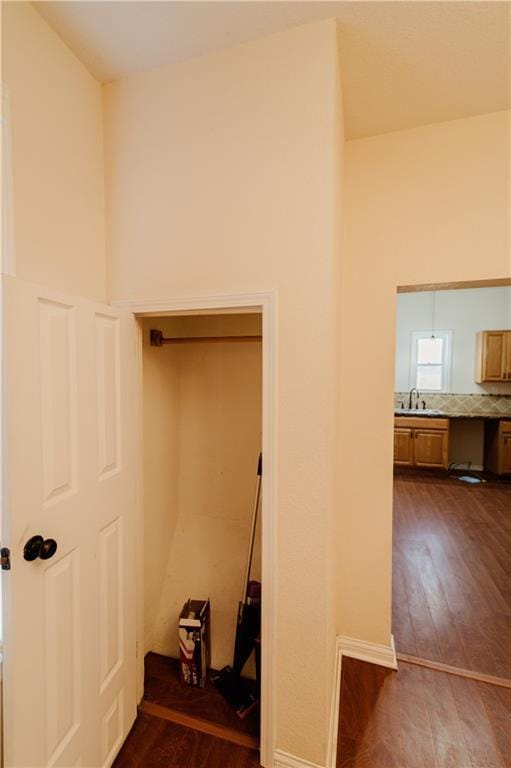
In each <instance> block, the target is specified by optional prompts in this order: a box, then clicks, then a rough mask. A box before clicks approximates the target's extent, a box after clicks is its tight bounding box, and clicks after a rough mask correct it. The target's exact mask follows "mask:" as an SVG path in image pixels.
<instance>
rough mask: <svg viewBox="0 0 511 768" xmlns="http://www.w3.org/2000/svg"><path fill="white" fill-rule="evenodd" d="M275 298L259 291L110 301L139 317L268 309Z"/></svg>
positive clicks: (271, 294)
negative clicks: (247, 308) (248, 308)
mask: <svg viewBox="0 0 511 768" xmlns="http://www.w3.org/2000/svg"><path fill="white" fill-rule="evenodd" d="M275 300H276V293H275V291H263V292H261V293H225V294H216V295H214V296H185V297H183V298H169V299H119V300H117V301H112V302H111V304H112V307H115V308H116V309H124V310H126V311H127V312H133V314H135V315H139V316H140V317H144V316H154V315H158V314H161V315H170V314H174V313H176V314H181V313H183V312H191V313H193V312H197V311H202V310H204V309H212V310H218V309H232V308H236V307H244V308H246V307H253V308H254V309H262V310H263V314H264V309H265V307H266V309H269V305H270V304H271V303H272V302H275Z"/></svg>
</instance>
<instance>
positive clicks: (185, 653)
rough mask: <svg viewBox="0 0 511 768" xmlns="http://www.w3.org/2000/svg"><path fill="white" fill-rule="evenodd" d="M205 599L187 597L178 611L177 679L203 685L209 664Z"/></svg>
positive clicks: (208, 619)
mask: <svg viewBox="0 0 511 768" xmlns="http://www.w3.org/2000/svg"><path fill="white" fill-rule="evenodd" d="M210 613H211V611H210V605H209V600H188V601H187V602H186V603H185V604H184V606H183V610H182V611H181V613H180V615H179V673H180V679H181V682H182V683H184V684H185V685H192V686H195V687H198V688H204V686H205V685H206V680H207V675H208V669H209V665H210Z"/></svg>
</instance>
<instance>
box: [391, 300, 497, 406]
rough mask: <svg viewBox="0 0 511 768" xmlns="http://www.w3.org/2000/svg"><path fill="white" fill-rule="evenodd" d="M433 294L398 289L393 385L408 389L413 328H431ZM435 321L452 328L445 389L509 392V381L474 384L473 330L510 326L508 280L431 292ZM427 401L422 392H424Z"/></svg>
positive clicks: (485, 392) (400, 390)
mask: <svg viewBox="0 0 511 768" xmlns="http://www.w3.org/2000/svg"><path fill="white" fill-rule="evenodd" d="M432 302H433V294H432V292H430V291H425V292H423V293H422V292H416V293H399V294H398V295H397V320H396V376H395V391H396V392H407V391H408V390H409V389H410V387H411V386H414V385H413V384H412V383H411V382H410V354H411V349H412V347H411V339H412V333H413V332H414V331H430V330H431V323H432ZM435 327H436V328H437V329H440V330H450V331H452V370H451V382H450V389H449V390H448V391H450V392H452V393H456V394H471V393H474V394H503V395H511V384H505V383H502V384H476V382H475V361H476V357H475V355H476V353H475V343H476V333H477V331H482V330H492V329H495V330H499V329H502V328H511V286H500V287H496V288H467V289H463V290H455V291H436V292H435ZM425 400H426V402H427V395H426V396H425Z"/></svg>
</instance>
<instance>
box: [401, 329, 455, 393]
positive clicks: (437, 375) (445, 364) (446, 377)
mask: <svg viewBox="0 0 511 768" xmlns="http://www.w3.org/2000/svg"><path fill="white" fill-rule="evenodd" d="M451 348H452V331H435V332H434V333H432V332H431V331H412V348H411V355H410V363H411V364H410V387H417V389H418V390H419V391H420V392H449V388H450V381H451Z"/></svg>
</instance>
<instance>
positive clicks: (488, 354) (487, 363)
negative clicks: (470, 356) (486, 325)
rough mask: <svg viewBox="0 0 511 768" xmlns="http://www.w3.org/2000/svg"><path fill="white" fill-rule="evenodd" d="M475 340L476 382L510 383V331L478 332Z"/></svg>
mask: <svg viewBox="0 0 511 768" xmlns="http://www.w3.org/2000/svg"><path fill="white" fill-rule="evenodd" d="M476 339H477V343H476V382H477V383H478V384H482V383H484V382H491V381H509V382H511V331H480V332H479V333H478V334H477V337H476Z"/></svg>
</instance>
